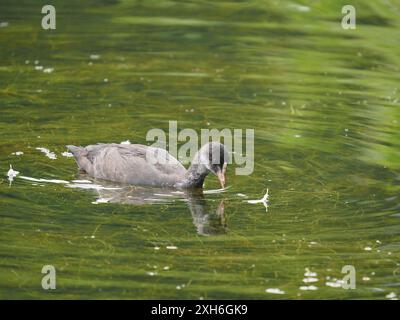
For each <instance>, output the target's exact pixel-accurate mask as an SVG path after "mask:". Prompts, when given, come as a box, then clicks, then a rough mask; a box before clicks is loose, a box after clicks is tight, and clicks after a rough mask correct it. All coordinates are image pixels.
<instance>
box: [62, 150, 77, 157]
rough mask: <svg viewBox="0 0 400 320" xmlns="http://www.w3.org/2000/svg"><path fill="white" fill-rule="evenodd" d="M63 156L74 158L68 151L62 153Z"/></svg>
mask: <svg viewBox="0 0 400 320" xmlns="http://www.w3.org/2000/svg"><path fill="white" fill-rule="evenodd" d="M61 155H62V156H63V157H66V158H71V157H73V156H74V155H73V154H72V153H71V152H67V151H64V152H62V153H61Z"/></svg>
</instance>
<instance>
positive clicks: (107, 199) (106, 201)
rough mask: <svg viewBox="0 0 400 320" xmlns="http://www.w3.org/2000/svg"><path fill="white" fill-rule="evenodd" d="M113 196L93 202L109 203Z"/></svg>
mask: <svg viewBox="0 0 400 320" xmlns="http://www.w3.org/2000/svg"><path fill="white" fill-rule="evenodd" d="M110 200H111V198H98V199H96V201H93V202H92V203H93V204H99V203H108V202H110Z"/></svg>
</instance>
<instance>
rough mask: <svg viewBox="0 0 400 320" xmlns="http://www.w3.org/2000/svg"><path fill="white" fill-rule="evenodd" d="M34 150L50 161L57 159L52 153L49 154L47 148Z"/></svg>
mask: <svg viewBox="0 0 400 320" xmlns="http://www.w3.org/2000/svg"><path fill="white" fill-rule="evenodd" d="M36 150H39V151H41V152H43V153H44V154H45V155H46V157H47V158H49V159H51V160H56V159H57V156H56V154H55V153H54V152H51V151H50V150H49V149H47V148H42V147H38V148H36Z"/></svg>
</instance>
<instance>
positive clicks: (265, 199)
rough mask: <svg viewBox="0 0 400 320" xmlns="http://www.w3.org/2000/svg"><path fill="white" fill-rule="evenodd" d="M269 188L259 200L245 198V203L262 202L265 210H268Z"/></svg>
mask: <svg viewBox="0 0 400 320" xmlns="http://www.w3.org/2000/svg"><path fill="white" fill-rule="evenodd" d="M268 192H269V189H267V193H266V194H265V195H264V197H262V199H259V200H247V203H250V204H257V203H262V204H263V205H264V207H265V211H266V212H268V202H269V194H268Z"/></svg>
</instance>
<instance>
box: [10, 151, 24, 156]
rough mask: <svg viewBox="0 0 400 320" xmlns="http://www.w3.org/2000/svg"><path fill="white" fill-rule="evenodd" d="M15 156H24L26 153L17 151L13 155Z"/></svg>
mask: <svg viewBox="0 0 400 320" xmlns="http://www.w3.org/2000/svg"><path fill="white" fill-rule="evenodd" d="M11 154H12V155H13V156H22V155H23V154H24V153H23V152H22V151H16V152H13V153H11Z"/></svg>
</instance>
